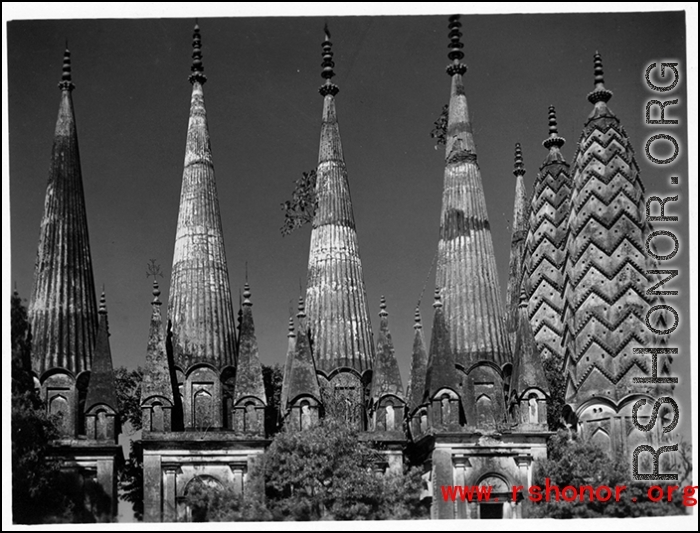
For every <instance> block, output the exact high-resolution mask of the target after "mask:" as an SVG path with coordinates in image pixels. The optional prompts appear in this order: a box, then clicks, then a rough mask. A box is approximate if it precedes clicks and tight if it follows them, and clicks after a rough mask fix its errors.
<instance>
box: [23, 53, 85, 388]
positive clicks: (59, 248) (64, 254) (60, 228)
mask: <svg viewBox="0 0 700 533" xmlns="http://www.w3.org/2000/svg"><path fill="white" fill-rule="evenodd" d="M58 87H59V88H60V89H61V102H60V104H59V108H58V119H57V120H56V129H55V132H54V139H53V149H52V153H51V166H50V167H49V180H48V185H47V187H46V200H45V202H44V216H43V218H42V219H41V231H40V236H39V249H38V252H37V259H36V266H35V270H34V286H33V289H32V296H31V299H30V303H29V310H28V318H29V324H30V326H31V333H32V352H31V353H32V369H33V370H34V372H36V374H37V375H38V376H39V377H41V375H42V374H43V373H44V372H45V371H46V370H49V369H52V368H63V369H65V370H68V371H70V372H72V373H73V374H74V375H76V376H77V375H78V374H79V373H80V372H82V371H84V370H89V369H90V366H91V364H92V359H93V355H94V350H95V342H96V338H97V325H98V314H97V305H96V304H97V302H96V297H95V282H94V279H93V273H92V258H91V256H90V239H89V237H88V225H87V214H86V212H85V196H84V194H83V178H82V174H81V171H80V154H79V151H78V133H77V130H76V125H75V116H74V113H73V98H72V91H73V88H74V85H73V82H72V76H71V62H70V52H69V51H68V50H67V49H66V51H65V53H64V55H63V73H62V77H61V81H60V82H59V84H58Z"/></svg>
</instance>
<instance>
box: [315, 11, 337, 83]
mask: <svg viewBox="0 0 700 533" xmlns="http://www.w3.org/2000/svg"><path fill="white" fill-rule="evenodd" d="M323 34H324V35H323V37H324V38H323V43H322V44H321V46H322V47H323V52H321V57H323V63H321V67H323V70H321V77H322V78H323V79H325V80H326V83H324V84H323V85H321V87H320V88H319V90H318V92H320V93H321V96H324V97H325V96H327V95H329V94H330V95H331V96H335V95H336V94H338V91H339V90H340V89H338V86H337V85H336V84H335V83H333V82H331V78H332V77H333V76H335V71H334V70H333V67H334V66H335V63H334V62H333V51H332V47H333V43H332V42H331V32H330V31H328V23H326V24H325V26H324V27H323Z"/></svg>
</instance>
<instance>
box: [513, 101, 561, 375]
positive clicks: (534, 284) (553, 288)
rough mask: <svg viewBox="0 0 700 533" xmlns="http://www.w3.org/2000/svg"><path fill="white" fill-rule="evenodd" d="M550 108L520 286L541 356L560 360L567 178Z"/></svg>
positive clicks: (552, 112)
mask: <svg viewBox="0 0 700 533" xmlns="http://www.w3.org/2000/svg"><path fill="white" fill-rule="evenodd" d="M564 143H565V140H564V138H563V137H559V132H558V129H557V116H556V111H555V109H554V106H549V136H548V137H547V138H546V139H545V140H544V142H543V143H542V144H543V145H544V147H545V148H546V149H547V150H548V153H547V157H546V158H545V160H544V162H543V163H542V166H541V167H540V172H539V174H538V175H537V178H536V179H535V185H534V187H533V191H532V202H531V206H530V223H529V230H528V235H527V247H526V250H527V251H526V257H527V259H526V268H527V271H526V273H525V280H524V286H525V289H526V291H527V294H528V297H529V303H528V314H529V316H530V323H531V324H532V327H533V330H534V334H535V339H536V340H537V343H538V345H539V347H540V350H541V353H542V358H543V359H549V358H550V357H556V358H557V360H558V361H560V362H563V357H564V348H563V346H562V337H563V335H564V325H563V315H564V271H563V264H562V263H563V260H564V247H565V245H566V228H567V225H568V217H569V197H570V195H571V178H570V177H569V165H568V163H567V162H566V161H565V159H564V156H563V155H562V154H561V151H560V148H561V147H562V146H563V145H564Z"/></svg>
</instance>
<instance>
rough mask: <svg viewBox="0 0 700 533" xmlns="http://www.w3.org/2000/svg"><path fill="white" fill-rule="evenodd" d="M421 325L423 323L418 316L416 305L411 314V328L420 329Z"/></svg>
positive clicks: (418, 311) (418, 309)
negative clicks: (414, 310)
mask: <svg viewBox="0 0 700 533" xmlns="http://www.w3.org/2000/svg"><path fill="white" fill-rule="evenodd" d="M422 327H423V323H422V322H421V318H420V307H416V312H415V313H414V314H413V329H420V328H422Z"/></svg>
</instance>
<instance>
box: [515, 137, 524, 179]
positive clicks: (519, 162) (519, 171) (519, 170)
mask: <svg viewBox="0 0 700 533" xmlns="http://www.w3.org/2000/svg"><path fill="white" fill-rule="evenodd" d="M525 172H527V171H526V170H525V165H524V164H523V151H522V149H521V148H520V143H515V166H514V168H513V174H515V175H516V176H524V175H525Z"/></svg>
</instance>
